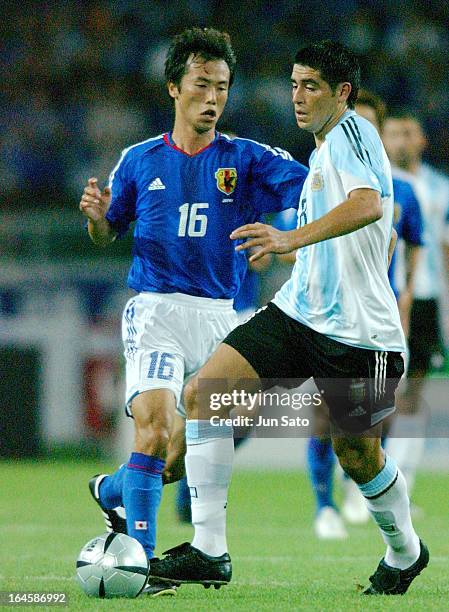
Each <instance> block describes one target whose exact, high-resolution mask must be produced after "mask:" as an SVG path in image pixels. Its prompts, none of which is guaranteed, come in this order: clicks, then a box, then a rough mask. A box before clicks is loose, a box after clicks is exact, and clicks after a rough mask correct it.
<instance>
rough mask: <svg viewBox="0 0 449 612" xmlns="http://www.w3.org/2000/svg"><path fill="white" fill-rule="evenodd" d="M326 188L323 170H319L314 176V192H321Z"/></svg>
mask: <svg viewBox="0 0 449 612" xmlns="http://www.w3.org/2000/svg"><path fill="white" fill-rule="evenodd" d="M323 187H324V178H323V175H322V174H321V170H317V171H316V172H314V173H313V175H312V191H321V190H322V189H323Z"/></svg>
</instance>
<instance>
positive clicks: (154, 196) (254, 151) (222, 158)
mask: <svg viewBox="0 0 449 612" xmlns="http://www.w3.org/2000/svg"><path fill="white" fill-rule="evenodd" d="M306 176H307V168H306V167H305V166H302V165H301V164H299V163H298V162H296V161H295V160H293V159H292V157H291V156H290V155H289V154H288V153H287V152H286V151H283V150H282V149H278V148H271V147H269V146H267V145H263V144H259V143H257V142H254V141H252V140H247V139H243V138H234V139H230V138H229V137H227V136H225V135H223V134H218V133H217V135H216V137H215V139H214V140H213V142H212V143H211V144H210V145H209V146H207V147H206V148H204V149H202V150H201V151H199V152H198V153H196V154H195V155H189V154H187V153H185V152H184V151H182V150H181V149H179V148H178V147H177V146H176V145H175V144H174V143H173V141H172V139H171V135H170V134H164V135H161V136H157V137H156V138H151V139H149V140H146V141H144V142H142V143H138V144H136V145H134V146H132V147H129V148H128V149H125V150H124V151H123V153H122V156H121V158H120V160H119V162H118V164H117V166H116V167H115V168H114V170H113V172H112V173H111V176H110V183H109V184H110V187H111V190H112V201H111V206H110V208H109V210H108V212H107V214H106V219H107V220H108V221H109V223H110V224H111V226H112V228H113V229H114V230H115V231H116V232H117V235H118V237H121V236H123V235H124V234H125V233H126V231H127V230H128V228H129V226H130V223H131V222H133V221H135V228H134V244H133V263H132V266H131V270H130V272H129V276H128V284H129V286H130V287H131V288H133V289H135V290H136V291H139V292H140V291H152V292H159V293H174V292H180V293H186V294H189V295H194V296H199V297H209V298H222V299H231V298H234V297H235V295H236V294H237V292H238V290H239V288H240V285H241V283H242V280H243V277H244V275H245V272H246V268H247V258H246V254H245V253H244V252H240V253H236V252H235V247H236V246H237V244H236V241H232V240H230V238H229V235H230V233H231V232H232V231H233V230H234V229H236V228H237V227H239V226H241V225H244V224H246V223H254V222H256V221H258V220H259V219H260V218H261V216H262V215H263V214H264V213H267V212H277V211H280V210H283V209H286V208H290V207H293V208H297V207H298V202H299V196H300V193H301V189H302V186H303V183H304V180H305V178H306Z"/></svg>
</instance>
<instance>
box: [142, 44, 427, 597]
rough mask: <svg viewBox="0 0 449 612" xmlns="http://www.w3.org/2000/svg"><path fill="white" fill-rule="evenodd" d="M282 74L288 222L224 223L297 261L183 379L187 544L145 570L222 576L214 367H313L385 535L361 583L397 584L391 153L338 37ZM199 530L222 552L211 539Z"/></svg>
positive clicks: (418, 545) (401, 554) (221, 435)
mask: <svg viewBox="0 0 449 612" xmlns="http://www.w3.org/2000/svg"><path fill="white" fill-rule="evenodd" d="M291 80H292V89H293V96H292V99H293V104H294V108H295V115H296V121H297V124H298V126H299V127H300V128H302V129H305V130H306V131H308V132H311V133H313V135H314V138H315V143H316V146H317V148H316V149H315V151H314V152H313V154H312V156H311V160H310V171H309V176H308V178H307V180H306V182H305V184H304V188H303V191H302V194H301V202H300V208H299V209H298V220H299V227H298V228H297V229H295V230H291V231H289V232H281V231H279V230H277V229H275V228H273V227H271V226H268V225H265V224H261V223H256V224H248V225H246V226H243V227H241V228H238V229H237V230H235V231H234V232H233V233H232V234H231V236H232V237H233V238H234V239H236V240H240V239H242V238H245V239H247V240H246V242H245V243H244V244H240V245H239V246H237V247H236V249H237V250H238V251H241V250H244V249H249V248H253V247H260V250H259V251H258V252H257V253H256V254H255V255H253V256H252V259H253V260H254V259H257V258H258V257H259V256H262V255H264V254H265V253H268V252H275V253H287V252H290V251H293V250H295V249H298V253H297V259H296V263H295V266H294V268H293V272H292V276H291V279H290V280H289V281H287V282H286V283H285V284H284V285H283V287H282V288H281V289H280V291H279V292H278V293H277V294H276V296H275V298H274V300H273V302H271V303H270V304H268V306H267V307H266V308H265V309H262V310H260V311H258V312H257V313H256V314H255V316H254V317H253V318H252V319H250V320H249V321H248V322H246V323H245V324H243V325H240V326H239V327H237V328H236V329H235V330H234V331H233V332H231V333H230V334H229V335H228V336H227V337H226V339H225V340H224V341H223V343H222V344H221V345H220V346H219V347H218V349H217V350H216V351H215V353H214V354H213V355H212V357H211V358H210V359H209V361H208V362H207V363H206V365H205V366H203V368H202V369H201V370H200V372H199V374H198V375H197V376H196V377H195V378H194V379H193V380H192V381H190V382H189V384H188V385H187V387H186V389H185V393H184V397H185V402H186V410H187V417H188V421H187V425H186V432H187V455H186V468H187V476H188V480H189V485H190V487H191V488H193V489H194V490H195V496H192V517H193V524H194V526H195V536H194V540H193V543H192V545H190V544H188V543H186V544H182V545H180V546H178V547H176V548H173V549H172V550H170V551H168V553H167V557H165V558H164V559H161V560H158V561H156V562H155V563H154V564H152V565H151V567H150V575H152V576H156V577H158V578H163V579H166V580H176V581H177V582H179V583H182V582H198V583H202V584H205V585H206V586H207V585H210V584H216V585H217V586H220V585H221V584H224V583H227V582H229V581H230V579H231V575H232V570H231V560H230V557H229V555H228V553H227V543H226V531H225V523H226V510H225V509H226V503H227V502H226V500H227V491H228V486H229V482H230V478H231V473H232V461H233V450H234V449H233V440H232V437H233V431H232V425H230V424H229V423H228V422H226V418H225V417H226V416H227V415H228V414H229V407H228V406H226V405H225V402H224V401H223V404H222V406H221V407H220V409H219V411H218V413H217V414H218V416H219V417H222V418H223V421H222V422H221V424H220V425H219V426H217V425H214V424H213V423H212V420H211V418H210V415H211V395H210V393H211V392H213V393H215V392H216V391H217V390H218V391H220V389H219V388H218V386H217V384H216V381H217V379H224V380H225V381H226V385H225V390H226V393H232V392H233V391H234V390H237V392H241V391H242V390H243V391H245V392H254V391H259V390H260V389H261V388H262V389H263V388H268V387H271V386H273V385H274V384H276V382H281V381H282V379H285V378H287V379H288V378H295V379H296V380H297V381H298V384H300V382H301V381H304V380H307V379H308V378H310V377H311V376H313V377H316V380H317V381H318V384H319V385H320V386H319V388H320V389H321V390H322V392H323V394H324V398H325V400H326V403H327V404H328V406H329V410H330V413H331V419H332V428H333V431H332V439H333V444H334V448H335V451H336V453H337V456H338V458H339V461H340V464H341V466H342V468H343V469H344V470H345V471H346V472H348V473H349V474H350V475H351V477H352V478H354V479H355V480H356V482H357V483H358V485H359V488H360V490H361V492H362V493H363V495H364V497H365V498H366V503H367V506H368V509H369V510H370V513H371V516H372V517H373V519H374V520H375V522H376V523H377V525H378V527H379V529H380V533H381V534H382V537H383V539H384V541H385V543H386V545H387V550H386V553H385V558H384V559H382V560H381V562H380V564H379V566H378V568H377V570H376V571H375V572H374V574H373V575H372V576H371V578H370V582H371V584H370V586H369V587H367V588H366V589H365V590H364V594H366V595H377V594H383V593H388V594H391V595H393V594H403V593H405V592H406V590H407V589H408V587H409V585H410V583H411V582H412V580H413V579H414V578H415V577H416V576H417V575H418V574H419V573H420V572H421V571H422V569H424V568H425V567H426V565H427V563H428V558H429V555H428V551H427V549H426V547H425V546H424V545H423V543H422V542H421V541H420V540H419V538H418V536H417V534H416V533H415V531H414V529H413V525H412V522H411V517H410V509H409V500H408V497H407V489H406V485H405V480H404V477H403V476H402V474H401V472H400V470H398V468H397V466H396V465H395V462H394V460H393V459H392V458H391V457H389V456H387V455H385V453H384V451H383V450H382V448H381V444H380V430H381V423H382V420H383V419H384V418H385V417H386V416H387V415H389V414H392V413H393V411H394V392H395V389H396V386H397V384H398V382H399V379H400V377H401V376H402V374H403V371H404V366H403V361H402V358H401V352H402V351H403V350H404V348H405V340H404V335H403V332H402V328H401V324H400V318H399V312H398V308H397V304H396V300H395V297H394V294H393V291H392V289H391V287H390V285H389V282H388V274H387V263H388V251H389V244H390V239H391V234H392V221H393V189H392V178H391V169H390V164H389V162H388V159H387V156H386V153H385V151H384V149H383V146H382V143H381V141H380V138H379V135H378V133H377V131H376V130H375V128H374V127H373V126H372V125H371V124H370V123H369V122H368V121H366V120H365V119H362V118H360V117H358V116H357V114H356V113H355V112H354V111H353V110H351V109H352V108H353V106H354V103H355V101H356V99H357V91H358V88H359V84H360V67H359V65H358V61H357V59H356V58H355V56H354V55H353V54H352V53H351V52H350V51H349V50H348V49H346V48H345V47H343V46H342V45H339V44H337V43H332V42H330V41H325V42H322V43H317V44H314V45H311V46H309V47H306V48H304V49H301V50H300V51H299V52H298V53H297V55H296V57H295V64H294V66H293V70H292V75H291ZM200 383H201V384H200ZM215 399H216V398H215V397H214V402H215ZM223 399H224V398H223ZM213 414H216V413H215V411H214V413H213ZM214 422H215V421H214ZM362 432H363V433H364V434H365V435H360V434H361V433H362ZM211 541H212V542H213V543H214V545H215V546H216V548H220V549H221V554H217V553H214V552H212V551H211V545H210V544H211Z"/></svg>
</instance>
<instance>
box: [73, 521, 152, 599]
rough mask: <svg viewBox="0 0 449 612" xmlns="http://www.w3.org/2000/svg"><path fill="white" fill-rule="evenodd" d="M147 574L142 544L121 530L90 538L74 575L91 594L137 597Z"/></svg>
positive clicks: (145, 556)
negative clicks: (120, 531)
mask: <svg viewBox="0 0 449 612" xmlns="http://www.w3.org/2000/svg"><path fill="white" fill-rule="evenodd" d="M147 574H148V559H147V555H146V553H145V550H144V549H143V546H142V545H141V544H140V542H138V541H137V540H135V539H134V538H131V537H130V536H128V535H125V534H124V533H103V534H102V535H100V536H97V537H96V538H94V539H93V540H90V541H89V542H88V543H87V544H86V545H85V546H83V548H82V549H81V552H80V554H79V557H78V561H77V562H76V575H77V578H78V582H79V583H80V585H81V588H82V589H83V591H84V592H85V593H86V594H87V595H89V596H90V597H101V598H103V597H137V595H138V594H139V593H140V592H141V590H142V589H143V587H144V585H145V582H146V579H147Z"/></svg>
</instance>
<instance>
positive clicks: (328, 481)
mask: <svg viewBox="0 0 449 612" xmlns="http://www.w3.org/2000/svg"><path fill="white" fill-rule="evenodd" d="M307 463H308V468H309V476H310V480H311V482H312V489H313V492H314V495H315V500H316V504H317V511H318V512H319V511H320V510H321V508H324V506H332V507H334V508H335V503H334V501H333V496H332V486H333V476H334V464H335V454H334V450H333V448H332V442H331V440H330V439H326V440H320V439H319V438H313V437H312V438H310V439H309V444H308V446H307Z"/></svg>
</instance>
